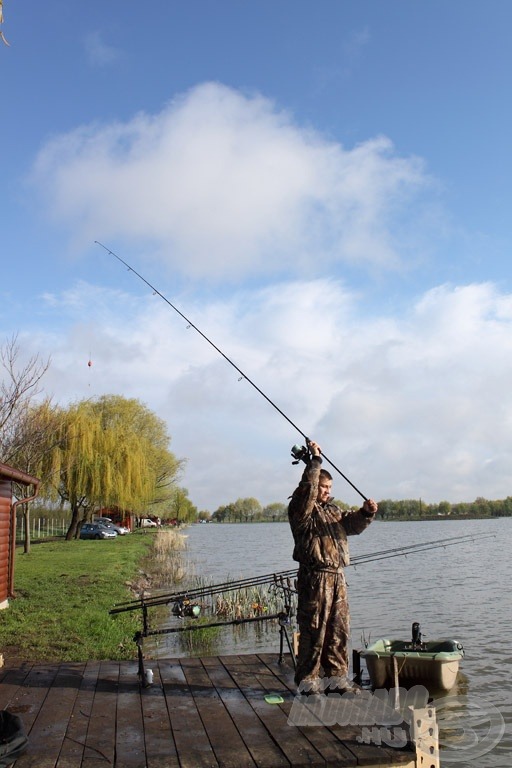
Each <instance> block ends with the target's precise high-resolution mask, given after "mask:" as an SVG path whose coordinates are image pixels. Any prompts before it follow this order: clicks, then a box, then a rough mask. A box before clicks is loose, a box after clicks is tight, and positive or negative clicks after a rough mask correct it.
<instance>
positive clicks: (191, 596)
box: [109, 533, 494, 614]
mask: <svg viewBox="0 0 512 768" xmlns="http://www.w3.org/2000/svg"><path fill="white" fill-rule="evenodd" d="M492 537H494V534H492V533H488V534H483V535H481V536H480V537H479V538H480V539H485V538H492ZM474 538H475V537H474V535H473V534H465V535H463V536H451V537H450V538H447V539H436V540H434V541H425V542H421V543H419V544H409V545H404V546H402V547H393V548H391V549H384V550H381V551H379V552H369V553H367V554H363V555H356V556H355V557H352V558H351V561H350V564H349V566H348V567H351V566H352V567H354V568H357V567H358V566H360V565H365V564H366V563H371V562H374V561H376V560H386V559H387V558H391V557H407V555H410V554H416V553H418V552H430V551H431V550H434V549H444V548H446V547H451V546H455V545H457V544H465V543H468V542H470V541H474ZM296 576H297V568H292V569H289V570H285V571H279V572H273V573H265V574H262V575H261V576H253V577H247V578H244V579H238V580H233V581H224V582H222V583H219V584H210V585H207V586H202V587H195V588H193V589H187V590H180V591H177V592H170V593H166V594H161V595H154V596H152V597H151V596H150V597H145V596H144V595H142V596H141V597H140V598H138V599H135V600H129V601H126V602H123V603H117V604H116V605H115V606H114V607H113V608H111V609H110V611H109V613H110V614H117V613H126V612H128V611H136V610H140V609H141V608H152V607H155V606H161V605H168V604H169V603H179V602H180V601H185V600H188V601H192V600H195V599H198V598H201V597H210V596H212V595H218V594H223V593H225V592H235V591H241V590H244V589H251V588H253V587H259V586H265V585H267V584H273V583H276V582H277V581H278V580H283V579H284V580H286V579H294V578H295V577H296Z"/></svg>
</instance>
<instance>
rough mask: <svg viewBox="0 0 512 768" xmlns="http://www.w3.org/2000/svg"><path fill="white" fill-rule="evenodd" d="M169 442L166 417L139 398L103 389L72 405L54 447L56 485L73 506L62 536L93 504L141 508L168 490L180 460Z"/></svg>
mask: <svg viewBox="0 0 512 768" xmlns="http://www.w3.org/2000/svg"><path fill="white" fill-rule="evenodd" d="M169 442H170V438H169V435H168V433H167V429H166V426H165V423H164V422H163V421H162V420H161V419H159V418H158V417H157V416H156V415H155V414H154V413H152V412H151V411H150V410H149V409H148V408H147V407H146V406H145V405H143V404H142V403H140V402H139V401H138V400H134V399H131V400H127V399H126V398H123V397H120V396H117V395H105V396H103V397H100V398H99V399H97V400H83V401H81V402H79V403H77V404H75V405H72V406H70V408H69V409H68V411H67V413H66V416H65V418H64V419H63V422H62V426H61V430H60V435H59V440H58V443H57V445H56V447H55V449H54V450H53V452H52V469H53V473H54V474H55V475H58V477H59V482H58V484H57V486H56V491H57V492H58V494H59V496H60V497H61V499H63V500H64V501H66V502H68V503H69V505H70V509H71V522H70V525H69V528H68V531H67V533H66V539H68V540H70V539H73V538H75V537H76V536H77V535H78V532H79V529H80V524H81V522H82V521H83V520H87V519H90V517H91V516H92V512H93V510H94V509H95V508H98V507H101V506H116V507H120V508H123V509H132V510H138V511H140V510H143V509H146V508H147V506H148V505H150V504H153V503H155V502H157V501H160V500H161V499H162V497H163V496H165V494H166V493H167V494H168V495H170V494H171V492H172V490H171V489H172V486H173V483H174V482H175V480H176V477H177V474H178V471H179V468H180V466H181V462H180V461H178V460H177V459H176V458H175V456H174V455H173V454H172V453H171V452H170V451H169V448H168V446H169Z"/></svg>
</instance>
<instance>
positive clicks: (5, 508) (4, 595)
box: [0, 477, 16, 609]
mask: <svg viewBox="0 0 512 768" xmlns="http://www.w3.org/2000/svg"><path fill="white" fill-rule="evenodd" d="M11 504H12V481H11V480H10V479H7V478H3V477H2V478H0V609H1V608H6V607H7V605H8V597H9V594H10V592H11V588H12V584H9V580H10V572H11V570H10V567H9V566H10V560H11V547H12V536H16V531H15V530H12V519H11Z"/></svg>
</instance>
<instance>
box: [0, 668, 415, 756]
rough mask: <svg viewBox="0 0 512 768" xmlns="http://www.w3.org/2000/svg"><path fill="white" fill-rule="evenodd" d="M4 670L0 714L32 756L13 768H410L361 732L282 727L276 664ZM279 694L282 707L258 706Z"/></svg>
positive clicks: (284, 680)
mask: <svg viewBox="0 0 512 768" xmlns="http://www.w3.org/2000/svg"><path fill="white" fill-rule="evenodd" d="M145 665H146V668H148V667H149V668H151V669H152V670H153V673H154V682H153V685H151V686H150V687H143V686H141V685H140V684H139V677H138V675H137V663H136V662H113V661H103V662H87V663H83V664H66V663H62V664H60V665H55V666H53V665H46V664H39V665H34V666H32V665H30V664H23V665H22V666H20V667H17V668H9V666H6V667H4V668H3V669H2V670H1V674H0V708H2V709H4V708H5V709H9V710H10V711H11V712H15V713H17V714H19V715H20V717H21V718H22V720H23V724H24V726H25V729H26V731H27V733H28V736H29V747H28V749H27V751H26V753H25V754H24V755H22V756H21V757H20V758H18V760H17V761H16V763H15V768H29V766H37V768H82V767H83V768H100V766H101V767H102V768H103V767H106V768H107V767H110V766H116V767H117V768H218V767H219V766H221V767H222V768H300V767H304V768H305V767H306V766H307V767H308V768H313V767H316V766H318V767H320V766H322V767H323V768H327V766H332V768H348V766H393V767H395V766H400V768H414V767H415V766H416V757H415V752H414V751H411V749H410V748H403V749H395V748H392V747H386V746H377V745H374V744H362V743H360V742H359V741H358V736H360V735H361V727H360V726H347V727H345V726H343V727H342V726H340V725H334V726H332V727H326V726H323V725H319V726H301V727H297V726H294V725H290V724H289V723H288V716H289V713H290V709H291V707H292V704H293V701H294V696H295V689H294V685H293V673H292V669H291V667H290V666H289V665H288V664H287V663H284V664H279V663H278V661H277V655H272V654H260V655H255V654H251V655H244V656H220V657H208V658H203V659H199V658H183V659H159V660H151V661H149V660H146V662H145ZM267 693H279V694H280V695H281V696H282V698H283V699H284V703H283V704H277V705H276V704H268V703H267V702H266V701H265V699H264V696H265V694H267Z"/></svg>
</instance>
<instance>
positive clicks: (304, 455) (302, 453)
mask: <svg viewBox="0 0 512 768" xmlns="http://www.w3.org/2000/svg"><path fill="white" fill-rule="evenodd" d="M291 452H292V456H293V458H294V459H295V461H292V464H299V462H301V461H303V462H304V463H305V464H307V463H308V461H309V448H306V446H305V445H292V449H291Z"/></svg>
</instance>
